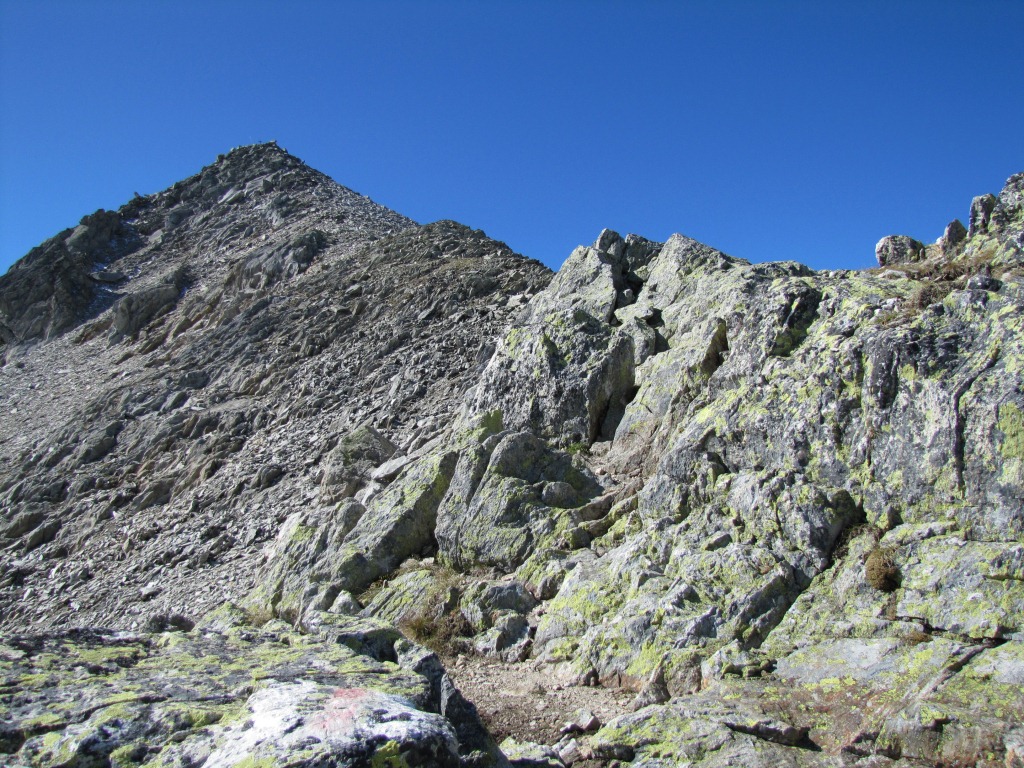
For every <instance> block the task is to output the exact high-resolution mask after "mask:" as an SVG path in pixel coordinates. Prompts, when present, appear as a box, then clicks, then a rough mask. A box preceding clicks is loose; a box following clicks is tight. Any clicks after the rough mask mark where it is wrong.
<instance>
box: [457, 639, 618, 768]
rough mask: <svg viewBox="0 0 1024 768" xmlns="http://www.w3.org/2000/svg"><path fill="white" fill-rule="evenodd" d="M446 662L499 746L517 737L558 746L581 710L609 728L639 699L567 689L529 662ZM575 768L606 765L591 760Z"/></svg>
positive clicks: (597, 690) (588, 689) (594, 689)
mask: <svg viewBox="0 0 1024 768" xmlns="http://www.w3.org/2000/svg"><path fill="white" fill-rule="evenodd" d="M444 663H445V668H446V669H447V670H448V674H449V675H450V676H451V678H452V681H453V682H454V683H455V685H456V686H457V687H458V688H459V690H460V691H462V694H463V695H464V696H465V697H466V698H467V699H469V700H470V701H472V702H473V703H474V704H475V705H476V707H477V709H478V710H479V712H480V716H481V718H482V719H483V721H484V723H485V724H486V725H487V727H488V729H489V730H490V732H491V734H492V735H493V736H494V738H495V739H496V740H497V741H498V743H499V744H500V743H501V741H502V740H503V739H505V737H507V736H513V737H515V738H516V739H517V740H519V741H532V742H534V743H537V744H546V745H548V746H551V745H554V744H555V743H556V742H557V741H558V740H559V739H561V738H562V736H563V734H562V733H561V728H562V726H564V725H565V724H566V723H568V722H570V721H572V720H573V719H574V718H575V716H576V711H577V710H578V709H586V710H589V711H590V712H592V713H593V714H595V715H597V717H598V719H599V720H600V721H601V723H602V724H604V723H607V722H608V721H609V720H610V719H612V718H613V717H616V716H618V715H621V714H623V713H625V712H628V711H629V705H630V702H631V701H632V700H633V698H634V697H635V696H636V694H635V693H633V692H631V691H626V690H621V689H611V688H601V687H599V686H596V687H587V686H569V685H564V684H563V683H560V682H559V681H557V680H556V679H555V678H553V677H552V676H551V674H550V672H549V671H548V670H547V669H545V668H543V667H541V668H536V667H534V666H532V665H531V664H530V663H528V662H526V663H522V664H506V663H503V662H500V661H495V660H494V659H488V658H483V657H480V656H469V655H467V656H463V655H459V656H454V657H449V658H446V659H444ZM573 765H574V766H602V765H605V763H604V761H599V760H586V761H577V762H574V763H573Z"/></svg>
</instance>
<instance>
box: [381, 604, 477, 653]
mask: <svg viewBox="0 0 1024 768" xmlns="http://www.w3.org/2000/svg"><path fill="white" fill-rule="evenodd" d="M398 629H399V630H401V632H402V634H403V635H405V636H406V637H408V638H409V639H411V640H413V641H414V642H417V643H419V644H420V645H425V646H426V647H427V648H429V649H430V650H432V651H434V652H435V653H437V654H438V655H441V656H448V655H451V654H452V652H454V651H456V650H458V648H457V646H458V644H459V639H460V638H463V637H469V636H470V635H472V634H473V628H472V626H470V623H469V621H467V620H466V617H465V616H463V615H462V611H460V610H459V609H458V608H456V609H455V610H454V611H452V612H451V613H447V614H444V615H443V616H437V615H436V614H434V613H433V612H432V611H431V610H430V609H429V608H423V609H421V610H419V611H416V612H415V613H412V614H409V615H408V616H405V617H404V618H403V619H402V620H401V621H399V622H398Z"/></svg>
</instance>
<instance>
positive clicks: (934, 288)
mask: <svg viewBox="0 0 1024 768" xmlns="http://www.w3.org/2000/svg"><path fill="white" fill-rule="evenodd" d="M952 289H953V286H951V285H950V284H949V283H925V284H924V285H920V286H918V287H917V288H915V289H914V292H913V293H912V294H910V297H909V298H908V299H907V307H908V308H909V309H913V310H922V309H926V308H927V307H930V306H931V305H932V304H937V303H939V302H940V301H942V300H943V299H944V298H946V296H947V295H949V292H950V291H951V290H952Z"/></svg>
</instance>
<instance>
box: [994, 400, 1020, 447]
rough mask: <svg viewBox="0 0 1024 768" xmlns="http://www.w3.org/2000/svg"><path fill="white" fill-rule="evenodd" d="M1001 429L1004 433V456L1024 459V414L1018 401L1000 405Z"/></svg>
mask: <svg viewBox="0 0 1024 768" xmlns="http://www.w3.org/2000/svg"><path fill="white" fill-rule="evenodd" d="M999 429H1000V431H1001V432H1002V433H1003V442H1002V447H1001V452H1002V454H1003V457H1004V458H1006V459H1016V460H1018V461H1024V414H1022V413H1021V410H1020V408H1018V407H1017V405H1016V403H1003V404H1002V405H1000V406H999Z"/></svg>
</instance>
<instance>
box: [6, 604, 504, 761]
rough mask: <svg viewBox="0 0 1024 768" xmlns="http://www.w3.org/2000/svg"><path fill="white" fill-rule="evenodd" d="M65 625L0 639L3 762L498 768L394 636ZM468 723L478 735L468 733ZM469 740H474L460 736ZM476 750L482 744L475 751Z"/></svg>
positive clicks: (342, 628) (429, 665) (425, 659)
mask: <svg viewBox="0 0 1024 768" xmlns="http://www.w3.org/2000/svg"><path fill="white" fill-rule="evenodd" d="M245 623H246V620H245V618H244V616H242V614H241V613H240V612H239V611H237V610H235V609H232V608H231V607H230V606H225V607H224V608H221V609H220V610H219V611H217V612H216V613H214V614H212V615H211V616H210V617H208V619H207V620H206V622H205V623H204V624H203V625H202V626H200V627H199V628H197V629H195V630H193V631H191V632H188V633H163V634H137V633H123V632H122V633H117V632H102V631H88V630H69V631H63V632H59V633H54V634H50V635H46V636H41V635H14V636H10V637H8V638H6V640H5V642H4V644H3V645H0V686H2V688H0V690H2V691H3V699H2V703H0V713H2V716H3V721H2V725H0V754H3V755H5V756H6V757H8V758H9V759H10V760H13V761H14V762H13V763H8V762H7V760H5V764H14V765H18V764H22V765H139V764H143V763H145V764H146V765H152V766H178V765H204V766H233V765H284V764H287V765H290V766H310V767H312V766H319V765H325V764H329V765H336V766H349V767H351V768H357V767H358V768H361V767H363V766H375V765H389V764H395V761H401V763H400V764H402V765H408V766H423V767H424V768H428V767H429V768H434V767H435V766H450V767H451V768H458V766H460V765H467V764H471V765H485V764H486V765H496V764H500V763H501V760H500V758H499V759H497V760H495V759H494V757H492V755H493V756H497V755H499V754H500V753H499V752H498V751H497V747H496V746H495V745H494V743H493V741H488V740H487V738H486V735H484V731H483V726H482V724H481V723H480V721H479V719H478V718H475V716H474V714H473V713H472V712H470V711H469V710H467V709H466V708H465V707H464V706H461V707H460V706H458V705H457V703H456V700H455V699H453V697H452V694H451V693H450V692H449V693H445V692H444V687H445V685H448V686H449V687H450V682H446V681H447V677H446V676H445V674H444V671H443V669H442V668H441V666H440V662H439V661H438V660H437V657H436V656H433V655H432V654H429V653H428V652H426V651H424V650H423V649H420V648H417V647H416V646H414V645H412V644H410V643H408V642H407V641H405V640H403V639H402V638H401V636H400V635H399V634H398V632H396V631H395V630H393V629H389V628H387V627H386V626H384V625H379V624H374V623H373V622H368V621H365V620H358V619H342V618H339V619H336V620H335V621H334V622H333V623H332V624H331V625H330V627H329V629H326V630H324V631H323V632H322V633H321V634H319V635H311V634H308V633H299V632H297V631H294V630H293V629H292V628H290V627H288V626H287V625H284V624H283V623H281V622H277V623H276V624H266V625H264V626H263V627H262V628H261V629H259V630H250V629H246V628H245ZM474 729H475V731H474ZM460 732H462V733H463V734H465V733H477V734H479V736H478V741H479V742H480V743H479V744H476V745H471V744H470V742H471V741H472V739H466V738H465V737H464V738H463V739H462V742H461V743H460V740H459V734H460ZM473 746H477V747H479V746H483V749H474V748H473Z"/></svg>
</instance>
